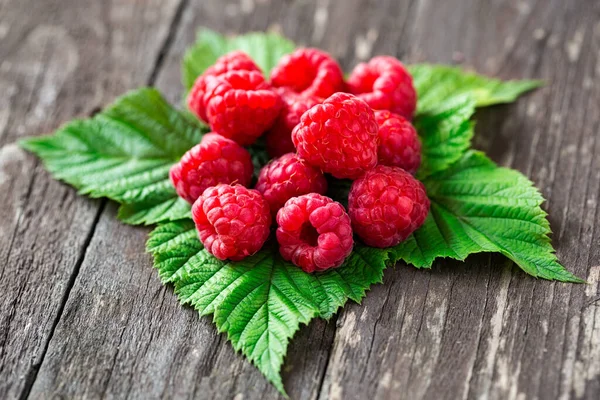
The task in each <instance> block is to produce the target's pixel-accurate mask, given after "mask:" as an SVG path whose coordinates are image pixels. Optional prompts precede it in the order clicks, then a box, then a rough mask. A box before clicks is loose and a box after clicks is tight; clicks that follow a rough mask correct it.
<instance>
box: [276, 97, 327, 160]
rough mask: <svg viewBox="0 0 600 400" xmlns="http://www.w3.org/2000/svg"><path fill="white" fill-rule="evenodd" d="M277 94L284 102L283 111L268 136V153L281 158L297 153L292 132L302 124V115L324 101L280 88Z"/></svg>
mask: <svg viewBox="0 0 600 400" xmlns="http://www.w3.org/2000/svg"><path fill="white" fill-rule="evenodd" d="M277 92H278V93H279V94H280V95H281V99H282V100H283V109H282V110H281V113H280V114H279V117H278V118H277V120H276V121H275V124H273V127H272V128H271V129H270V130H269V131H268V132H267V134H266V139H267V151H268V152H269V155H270V156H271V157H280V156H282V155H284V154H286V153H294V152H295V151H296V148H295V147H294V142H292V130H293V129H294V127H295V126H296V125H298V123H299V122H300V117H301V116H302V114H304V113H305V112H306V111H307V110H308V109H309V108H311V107H313V106H316V105H317V104H319V103H321V102H322V101H323V100H322V99H320V98H319V97H316V96H302V95H298V94H296V93H294V92H292V91H291V90H289V89H286V88H278V89H277Z"/></svg>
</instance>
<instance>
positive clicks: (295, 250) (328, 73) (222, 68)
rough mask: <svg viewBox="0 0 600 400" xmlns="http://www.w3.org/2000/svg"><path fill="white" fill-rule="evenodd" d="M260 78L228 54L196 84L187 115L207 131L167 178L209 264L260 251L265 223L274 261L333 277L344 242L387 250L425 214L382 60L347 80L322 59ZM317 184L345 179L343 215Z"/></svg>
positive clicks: (346, 247) (402, 85)
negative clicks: (261, 154)
mask: <svg viewBox="0 0 600 400" xmlns="http://www.w3.org/2000/svg"><path fill="white" fill-rule="evenodd" d="M270 78H271V79H270V81H267V80H265V77H264V75H263V73H262V72H261V70H260V68H259V67H258V66H257V65H256V63H255V62H254V61H253V60H252V59H251V58H250V57H249V56H248V55H247V54H245V53H243V52H240V51H234V52H231V53H229V54H227V55H225V56H223V57H221V58H219V59H218V60H217V62H216V63H215V64H214V65H213V66H212V67H210V68H208V69H207V70H206V71H205V72H204V73H203V74H202V75H201V76H200V77H198V78H197V80H196V82H195V84H194V86H193V88H192V90H191V92H190V93H189V96H188V106H189V108H190V109H191V110H192V111H193V112H194V113H195V114H196V115H197V116H198V118H200V119H202V120H203V121H205V122H206V123H208V124H209V125H210V128H211V130H212V132H211V133H208V134H206V135H205V136H204V137H203V139H202V141H201V142H200V144H198V145H196V146H195V147H193V148H192V149H191V150H189V151H188V152H187V153H186V154H185V155H184V156H183V157H182V159H181V161H179V163H177V164H176V165H174V166H173V167H172V168H171V171H170V177H171V181H172V182H173V185H174V186H175V188H176V190H177V193H178V195H179V196H181V197H182V198H184V199H185V200H187V201H188V202H190V203H191V204H192V205H193V206H192V216H193V219H194V222H195V224H196V228H197V230H198V235H199V237H200V241H201V242H202V243H203V245H204V247H205V248H206V250H207V251H208V252H210V253H211V254H213V255H214V256H215V257H217V258H219V259H221V260H226V259H229V260H233V261H238V260H242V259H243V258H245V257H248V256H250V255H252V254H254V253H256V252H257V251H259V250H260V249H261V247H262V246H263V245H264V243H265V242H266V241H267V239H268V238H269V236H270V234H271V227H272V225H273V223H275V224H276V225H277V228H276V229H277V230H276V237H277V242H278V243H279V251H280V253H281V256H282V257H283V258H284V259H285V260H288V261H291V262H292V263H294V264H295V265H297V266H298V267H300V268H302V269H303V270H304V271H306V272H309V273H310V272H314V271H324V270H326V269H329V268H335V267H339V266H340V265H342V264H343V262H344V260H345V259H346V257H347V256H348V255H349V254H350V253H351V251H352V247H353V245H354V234H356V235H357V236H358V237H359V238H360V239H361V240H362V241H363V242H364V243H365V244H366V245H368V246H373V247H381V248H385V247H389V246H394V245H396V244H398V243H400V242H402V241H403V240H405V239H406V238H407V237H408V236H409V235H410V234H411V233H412V232H414V231H415V229H417V228H418V227H419V226H421V225H422V224H423V222H424V220H425V218H426V216H427V213H428V212H429V199H428V198H427V194H426V193H425V188H424V187H423V184H422V183H421V182H419V181H418V180H416V179H415V178H414V177H413V174H414V173H415V172H416V170H417V168H418V167H419V164H420V163H421V143H420V141H419V138H418V136H417V132H416V130H415V128H414V127H413V125H412V124H411V122H410V121H411V120H412V117H413V114H414V112H415V107H416V102H417V98H416V92H415V89H414V86H413V82H412V77H411V76H410V74H409V73H408V71H407V70H406V68H405V67H404V65H403V64H402V63H401V62H400V61H398V60H397V59H395V58H393V57H387V56H380V57H375V58H373V59H371V60H370V61H369V62H368V63H361V64H359V65H358V66H357V67H356V68H355V69H354V71H353V72H352V73H351V74H350V76H349V78H348V79H347V80H344V75H343V73H342V70H341V68H340V66H339V64H338V63H337V62H336V60H335V59H333V57H331V55H329V54H327V53H325V52H323V51H321V50H317V49H311V48H308V49H299V50H297V51H295V52H294V53H292V54H289V55H287V56H284V57H283V58H282V59H281V60H280V62H279V64H278V65H277V66H276V67H275V68H274V69H273V71H272V72H271V77H270ZM263 135H264V136H265V141H266V147H267V150H268V152H269V155H270V156H271V157H273V159H272V160H271V161H270V162H269V163H268V164H267V165H266V166H264V167H263V168H262V169H261V170H260V173H259V175H258V180H257V182H256V184H255V185H254V189H250V186H251V185H252V183H253V173H254V167H253V163H252V160H251V156H250V153H249V152H248V150H247V149H246V148H244V146H249V145H251V144H253V143H254V142H256V140H257V139H258V138H259V137H261V136H263ZM326 174H329V175H330V176H332V177H333V178H338V179H351V180H353V183H352V186H351V189H350V193H349V196H348V210H347V211H346V209H345V208H344V206H343V205H341V204H340V203H338V202H336V201H334V200H332V199H331V198H329V197H327V196H325V194H326V192H327V182H328V181H327V179H326Z"/></svg>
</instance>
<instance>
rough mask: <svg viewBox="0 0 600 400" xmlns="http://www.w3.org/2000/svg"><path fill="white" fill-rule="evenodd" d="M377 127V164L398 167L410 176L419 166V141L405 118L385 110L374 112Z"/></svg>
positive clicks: (414, 130)
mask: <svg viewBox="0 0 600 400" xmlns="http://www.w3.org/2000/svg"><path fill="white" fill-rule="evenodd" d="M375 120H376V121H377V124H378V125H379V139H380V144H379V149H378V150H377V155H378V158H379V164H383V165H388V166H390V167H400V168H402V169H404V170H406V171H408V172H410V173H411V174H414V173H415V172H417V169H418V168H419V165H421V141H420V140H419V136H418V135H417V131H416V129H415V127H414V126H413V125H412V124H411V123H410V121H408V120H407V119H406V118H404V117H401V116H400V115H397V114H392V113H391V112H389V111H387V110H381V111H375Z"/></svg>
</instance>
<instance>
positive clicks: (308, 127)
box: [292, 93, 379, 179]
mask: <svg viewBox="0 0 600 400" xmlns="http://www.w3.org/2000/svg"><path fill="white" fill-rule="evenodd" d="M378 130H379V128H378V126H377V122H376V121H375V115H374V114H373V110H372V109H371V107H369V106H368V105H367V104H366V103H365V102H364V101H362V100H361V99H359V98H358V97H356V96H353V95H351V94H348V93H336V94H334V95H333V96H331V97H329V98H328V99H327V100H325V101H324V102H323V104H317V105H316V106H314V107H312V108H311V109H310V110H308V111H307V112H305V113H304V114H303V115H302V117H301V119H300V123H299V124H298V125H296V127H295V128H294V130H293V131H292V141H293V142H294V145H295V146H296V149H297V152H298V155H299V156H300V157H301V158H303V159H304V160H306V161H307V162H308V163H309V164H311V165H314V166H315V167H318V168H320V169H321V170H322V171H323V172H327V173H330V174H332V175H333V176H334V177H336V178H340V179H344V178H349V179H356V178H358V177H359V176H361V175H362V174H363V173H365V172H366V171H368V170H370V169H371V168H373V167H374V166H375V165H376V164H377V147H378V145H379V136H378Z"/></svg>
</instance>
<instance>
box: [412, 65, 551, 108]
mask: <svg viewBox="0 0 600 400" xmlns="http://www.w3.org/2000/svg"><path fill="white" fill-rule="evenodd" d="M408 69H409V71H410V73H411V75H412V76H413V82H414V85H415V88H416V90H417V94H418V98H419V101H418V104H417V115H419V114H423V113H427V112H430V111H432V110H435V109H436V108H438V107H439V106H442V107H443V106H444V104H445V103H446V101H447V99H449V98H450V97H454V96H456V95H457V94H462V93H469V94H471V95H472V96H473V97H474V98H475V102H476V105H477V107H485V106H491V105H494V104H501V103H510V102H513V101H515V100H516V99H517V97H519V96H520V95H522V94H523V93H525V92H528V91H530V90H532V89H535V88H538V87H540V86H542V84H543V82H542V81H538V80H519V81H517V80H514V81H504V82H503V81H501V80H499V79H493V78H488V77H486V76H483V75H478V74H475V73H470V72H466V71H464V70H463V69H461V68H458V67H450V66H447V65H435V64H413V65H409V66H408Z"/></svg>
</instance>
